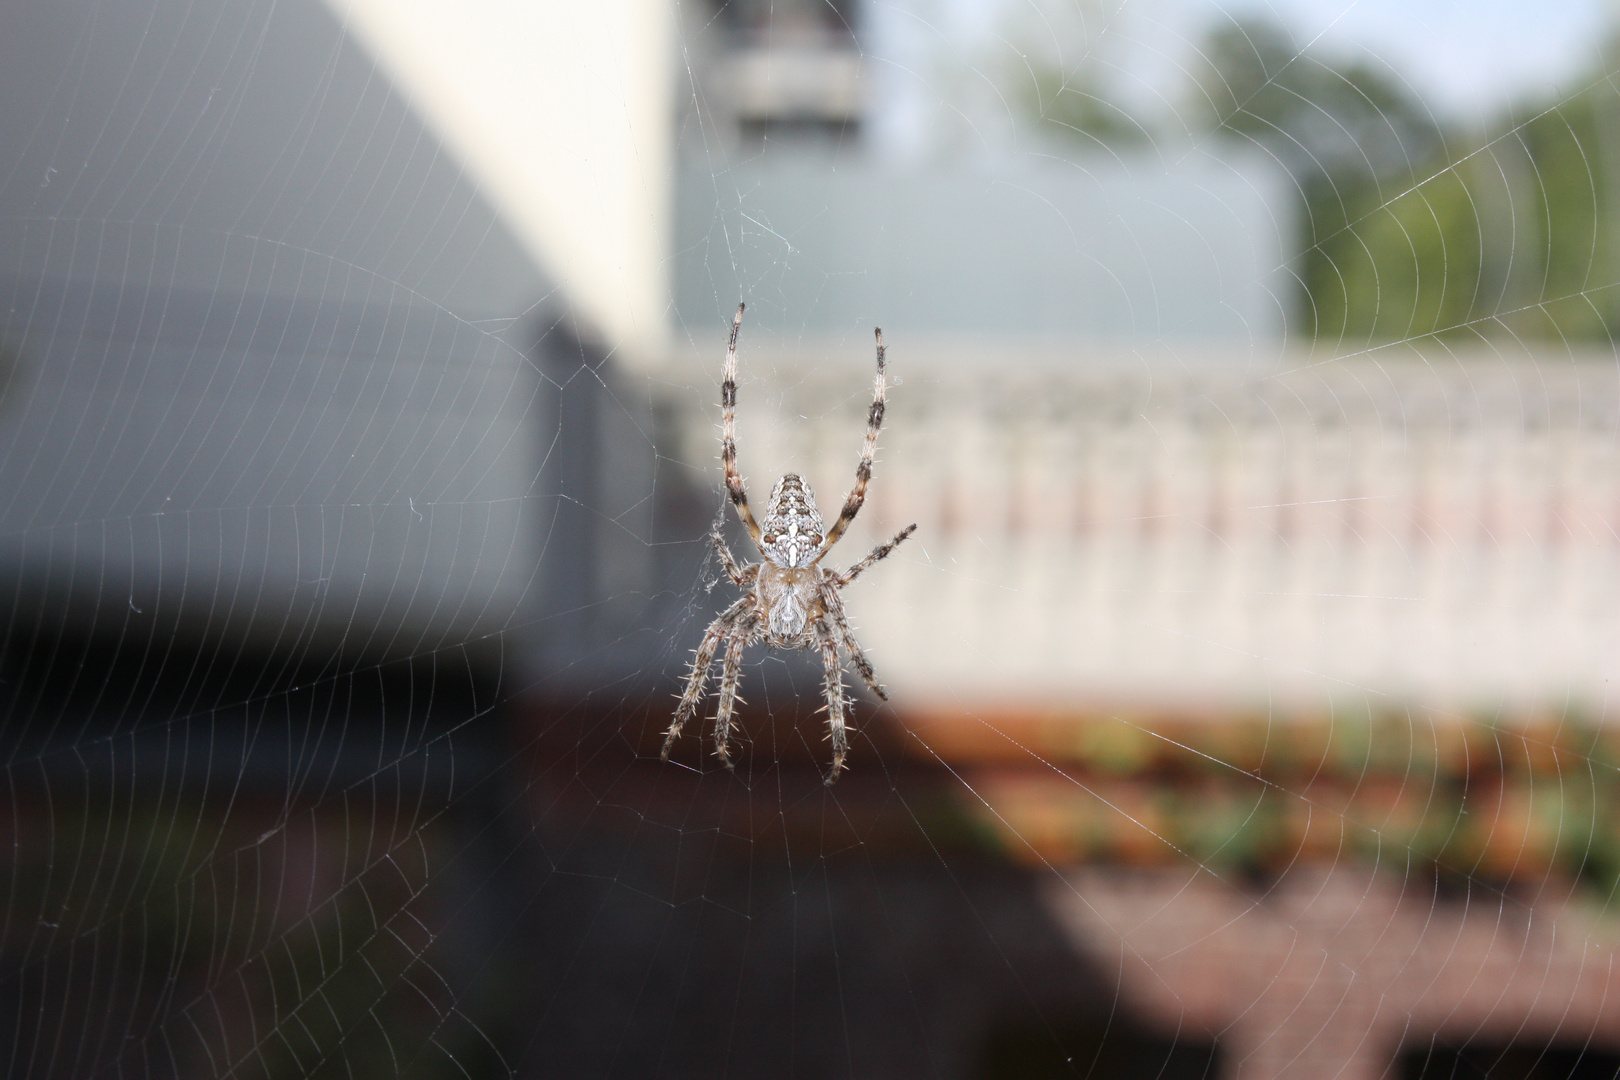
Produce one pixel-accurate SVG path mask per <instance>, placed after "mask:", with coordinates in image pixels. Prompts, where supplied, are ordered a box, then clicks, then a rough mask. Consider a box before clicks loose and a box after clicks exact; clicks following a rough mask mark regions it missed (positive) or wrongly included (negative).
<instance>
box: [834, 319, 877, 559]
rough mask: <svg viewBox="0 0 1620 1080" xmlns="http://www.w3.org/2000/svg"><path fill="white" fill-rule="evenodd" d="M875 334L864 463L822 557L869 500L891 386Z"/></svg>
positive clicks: (861, 461) (858, 467)
mask: <svg viewBox="0 0 1620 1080" xmlns="http://www.w3.org/2000/svg"><path fill="white" fill-rule="evenodd" d="M873 333H874V334H875V335H876V336H877V375H876V377H875V378H874V379H873V381H872V407H871V409H870V410H869V411H868V412H867V414H866V442H865V443H864V444H862V446H861V460H860V461H859V462H857V463H856V465H855V486H854V487H852V488H850V489H849V495H848V496H847V497H845V499H844V509H843V510H842V511H840V512H839V514H838V520H837V521H835V522H833V525H832V528H830V529H828V530H827V536H826V539H824V540H822V542H821V554H822V555H825V554H826V553H827V551H828V549H829V548H831V547H832V546H833V545H834V544H836V543H837V542H838V538H839V537H840V536H843V535H844V530H845V529H847V528H849V525H850V522H852V521H854V520H855V515H856V514H858V513H860V512H861V504H862V503H864V502H865V501H866V485H867V482H868V481H870V480H871V479H872V457H873V455H875V454H876V453H877V439H878V429H879V428H881V427H882V426H883V410H884V408H885V404H884V393H885V388H886V387H887V383H885V382H884V378H883V331H882V330H874V331H873ZM819 557H820V556H818V558H819Z"/></svg>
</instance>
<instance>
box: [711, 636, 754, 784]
mask: <svg viewBox="0 0 1620 1080" xmlns="http://www.w3.org/2000/svg"><path fill="white" fill-rule="evenodd" d="M752 629H753V627H752V626H751V625H749V622H747V621H744V622H740V623H738V625H737V626H736V627H734V628H733V629H732V631H731V636H730V637H728V638H726V659H725V663H724V664H723V665H722V666H721V675H720V704H719V707H718V708H716V709H715V711H714V752H715V756H717V757H718V758H719V759H720V760H721V762H722V763H723V764H724V765H725V767H726V768H727V769H730V768H731V749H730V747H729V746H728V745H727V740H729V739H730V738H731V716H732V713H734V712H735V711H736V709H737V703H738V702H740V701H741V700H742V698H741V697H740V696H738V694H737V686H738V684H739V683H741V682H742V656H743V648H744V647H745V646H746V645H747V644H748V639H749V638H750V637H752V636H753V635H752V633H751V631H752Z"/></svg>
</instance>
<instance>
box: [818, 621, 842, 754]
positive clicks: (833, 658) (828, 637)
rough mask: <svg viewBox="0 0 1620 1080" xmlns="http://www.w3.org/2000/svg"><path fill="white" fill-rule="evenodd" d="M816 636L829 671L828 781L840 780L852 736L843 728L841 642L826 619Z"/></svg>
mask: <svg viewBox="0 0 1620 1080" xmlns="http://www.w3.org/2000/svg"><path fill="white" fill-rule="evenodd" d="M815 626H816V637H817V638H818V639H819V641H820V643H821V663H822V667H823V668H824V669H825V671H826V675H825V677H824V678H823V679H822V683H821V692H822V695H823V696H824V697H826V699H827V734H828V735H829V736H831V738H832V749H833V756H832V771H831V772H829V773H828V774H827V781H826V782H827V783H829V784H831V783H832V782H833V781H834V780H837V779H838V774H839V773H840V772H842V771H843V770H844V758H846V757H848V756H849V735H848V733H847V732H846V731H845V728H844V674H843V672H842V671H840V670H839V667H838V642H837V640H835V639H834V637H833V632H832V630H830V629H829V628H828V626H827V621H826V620H825V619H817V620H816V623H815Z"/></svg>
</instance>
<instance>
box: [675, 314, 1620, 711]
mask: <svg viewBox="0 0 1620 1080" xmlns="http://www.w3.org/2000/svg"><path fill="white" fill-rule="evenodd" d="M835 352H836V354H837V355H839V356H840V360H839V361H838V362H837V367H836V368H834V367H831V366H830V365H829V364H828V362H827V361H825V360H823V359H821V357H824V356H828V355H834V354H835ZM846 358H847V359H846ZM705 359H707V358H705ZM859 359H861V350H860V348H859V346H858V345H855V344H849V343H841V344H839V345H838V346H837V347H836V350H833V349H827V350H816V351H811V350H808V349H804V350H791V351H790V350H772V349H770V348H769V347H760V348H756V350H755V351H754V352H753V353H752V354H751V355H750V356H749V358H748V360H747V362H746V363H745V365H744V381H743V386H742V388H741V393H742V405H741V406H740V409H739V412H740V419H739V426H740V431H739V438H740V443H741V447H742V449H741V457H742V465H743V469H744V471H745V474H746V475H748V476H749V477H750V479H751V488H752V490H753V491H754V492H755V498H756V499H758V500H763V498H764V496H765V494H766V493H767V492H768V490H769V486H770V483H771V482H772V481H773V480H774V478H775V476H776V475H778V474H779V473H781V472H784V471H788V470H790V469H797V470H798V471H801V472H803V473H804V474H805V475H806V476H807V477H808V478H809V479H810V480H811V481H812V482H813V483H814V484H815V487H816V491H817V493H818V496H819V500H820V502H821V505H822V507H823V509H824V511H828V512H836V507H837V505H838V502H839V500H840V499H841V497H842V495H843V492H844V490H845V488H846V487H847V484H848V482H849V475H850V473H851V471H852V469H853V465H854V461H855V457H856V453H857V450H858V447H859V442H860V436H861V430H862V422H863V417H864V411H865V406H866V393H867V389H866V387H867V380H866V379H865V378H863V376H864V375H865V369H863V368H862V367H861V365H860V363H859V362H858V360H859ZM686 362H687V361H686V360H684V359H683V361H682V363H683V364H685V363H686ZM692 362H694V363H699V362H701V361H700V360H698V359H697V358H695V357H694V358H693V360H692ZM866 362H867V363H869V361H866ZM891 362H892V370H893V371H894V373H895V374H897V375H898V376H899V377H900V378H901V380H902V381H901V385H899V386H897V387H895V388H894V389H893V391H892V393H891V401H890V411H889V421H888V424H887V425H886V427H885V431H884V435H883V439H882V446H881V450H880V457H879V461H878V464H877V468H876V472H875V480H874V483H873V490H872V497H871V501H870V502H869V504H868V508H867V510H866V512H865V513H864V514H863V516H862V518H861V520H860V521H859V522H858V524H857V527H856V528H855V529H854V530H852V532H851V535H850V537H849V539H848V540H847V541H846V542H845V544H843V545H842V546H841V548H840V550H839V552H838V554H839V555H840V556H842V560H843V561H845V562H848V561H852V560H853V559H854V558H856V557H858V555H859V554H860V553H861V549H862V548H863V547H864V546H868V545H871V544H873V543H875V542H877V541H878V540H879V539H880V538H882V537H883V536H885V535H887V534H889V533H892V532H893V531H894V530H895V529H897V528H898V527H899V526H901V525H904V524H907V523H909V522H911V521H917V522H918V523H919V525H920V528H919V530H918V533H917V537H916V539H915V540H914V541H912V542H911V543H910V544H908V545H907V546H906V547H905V548H904V549H902V551H901V552H899V553H898V554H897V555H896V556H895V558H893V559H891V560H890V563H889V564H888V565H885V566H883V567H881V568H879V569H877V570H874V571H873V572H872V573H871V574H869V575H868V576H867V577H866V578H864V579H863V580H862V581H861V582H860V583H858V584H857V585H855V586H852V588H851V590H850V594H849V606H850V608H851V611H852V614H853V616H854V618H855V620H856V622H857V624H858V627H859V630H860V633H861V637H862V639H863V641H864V642H865V643H866V644H867V645H868V647H869V649H870V652H871V653H872V655H873V659H874V661H875V662H876V663H877V665H878V667H879V669H880V674H881V675H882V676H883V677H884V678H885V679H886V680H887V682H888V683H889V684H890V685H891V687H892V688H893V689H894V691H895V697H896V700H897V703H900V704H902V705H909V706H912V707H914V708H920V709H929V708H933V707H947V708H956V707H960V706H961V705H964V704H968V705H972V706H974V707H980V708H989V707H998V708H999V707H1007V706H1012V707H1017V708H1028V707H1046V706H1051V707H1058V708H1065V709H1068V708H1076V707H1081V708H1084V707H1112V706H1127V707H1138V708H1141V707H1147V708H1153V707H1164V708H1169V709H1175V710H1177V711H1182V712H1185V711H1187V710H1189V709H1193V710H1198V711H1205V710H1208V711H1214V712H1221V713H1229V712H1231V711H1232V710H1234V709H1240V710H1248V709H1265V708H1276V707H1282V708H1286V709H1288V710H1298V709H1301V708H1304V709H1315V708H1321V707H1324V706H1326V705H1327V704H1328V703H1329V702H1335V701H1347V700H1352V699H1353V700H1356V701H1359V702H1361V703H1362V704H1364V705H1370V706H1372V707H1374V708H1389V707H1400V706H1402V705H1405V704H1410V703H1422V704H1425V705H1428V706H1431V707H1432V706H1438V707H1442V708H1457V709H1485V710H1490V709H1496V708H1508V709H1513V710H1519V711H1522V710H1526V709H1530V710H1545V709H1561V708H1563V707H1565V706H1566V705H1573V706H1575V707H1577V708H1580V709H1582V710H1584V711H1586V712H1588V713H1599V712H1605V711H1607V709H1608V705H1609V700H1610V698H1609V688H1610V686H1611V685H1613V686H1617V687H1620V539H1617V529H1620V453H1617V450H1620V444H1617V427H1620V425H1617V416H1620V378H1617V374H1616V365H1615V360H1614V358H1613V357H1612V356H1600V355H1585V356H1573V357H1572V356H1571V355H1570V354H1568V353H1563V354H1557V353H1548V354H1546V355H1530V354H1527V353H1522V352H1521V353H1517V354H1507V353H1504V352H1503V351H1502V350H1499V349H1491V348H1484V347H1477V346H1476V347H1475V348H1474V349H1473V350H1472V351H1470V352H1469V353H1468V354H1466V355H1454V354H1451V353H1449V352H1447V351H1445V350H1444V349H1441V348H1431V349H1428V350H1426V351H1421V352H1420V351H1419V350H1417V349H1415V348H1404V349H1386V350H1381V351H1378V352H1375V353H1370V354H1366V355H1363V356H1360V357H1354V358H1349V359H1339V360H1333V361H1320V360H1312V359H1310V358H1307V357H1286V358H1284V359H1281V360H1278V359H1275V358H1273V359H1271V360H1269V361H1267V362H1265V363H1260V362H1251V361H1245V360H1242V359H1237V358H1233V357H1231V356H1222V355H1211V354H1200V353H1199V352H1197V351H1195V350H1188V351H1184V352H1181V353H1179V354H1177V353H1174V352H1173V351H1172V350H1168V349H1164V350H1161V352H1160V355H1157V356H1154V357H1145V356H1143V355H1141V354H1140V353H1131V352H1129V351H1126V350H1115V351H1113V352H1110V351H1108V350H1103V349H1090V350H1088V349H1086V348H1080V347H1076V348H1072V349H1047V350H1039V349H1030V350H1024V351H1018V350H1012V349H1006V348H999V349H998V348H995V347H986V348H983V349H973V348H971V347H964V346H959V347H957V348H955V349H954V350H949V349H923V348H921V347H916V348H907V347H906V346H905V344H904V343H900V344H898V345H896V346H895V347H894V348H893V350H892V351H891ZM709 366H713V365H709ZM696 401H697V395H695V394H694V395H691V396H689V397H688V398H687V399H686V401H685V410H684V412H683V416H684V417H685V419H683V421H682V425H681V426H682V429H683V431H684V433H685V437H686V438H685V445H684V446H683V448H682V452H683V455H684V456H685V457H686V459H687V460H689V461H694V462H703V461H713V456H712V455H713V445H714V443H713V440H714V437H715V422H716V419H717V417H716V416H715V415H714V413H715V411H716V410H714V409H712V408H710V407H704V408H702V409H699V408H697V407H696ZM717 479H718V470H717V469H716V480H717ZM1611 678H1613V679H1615V680H1616V681H1615V682H1613V683H1611V682H1610V680H1611Z"/></svg>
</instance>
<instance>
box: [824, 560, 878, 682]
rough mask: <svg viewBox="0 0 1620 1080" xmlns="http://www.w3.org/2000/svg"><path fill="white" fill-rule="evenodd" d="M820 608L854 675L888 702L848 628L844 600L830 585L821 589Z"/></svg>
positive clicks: (870, 663)
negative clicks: (830, 623) (831, 625)
mask: <svg viewBox="0 0 1620 1080" xmlns="http://www.w3.org/2000/svg"><path fill="white" fill-rule="evenodd" d="M821 606H822V607H823V608H825V609H826V611H827V615H828V617H829V618H831V619H832V622H833V633H834V635H835V637H836V638H837V640H838V641H839V643H840V644H842V645H843V647H844V651H845V652H847V653H848V654H849V663H850V666H851V667H853V668H854V669H855V674H857V675H859V676H860V677H861V681H863V682H865V683H866V685H867V686H870V687H871V688H872V693H874V694H876V695H877V696H878V697H879V698H880V699H882V700H883V701H888V700H889V694H888V691H886V690H884V689H883V687H882V686H880V685H878V681H877V673H876V672H874V671H873V670H872V662H871V661H870V660H868V659H867V658H866V654H865V653H864V652H862V651H861V646H860V643H859V642H857V641H856V640H855V632H854V631H853V630H851V629H850V628H849V618H848V617H847V616H846V615H845V614H844V599H843V597H841V596H839V595H838V591H837V590H836V589H835V588H833V587H832V586H831V585H827V586H824V587H823V589H822V597H821Z"/></svg>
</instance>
